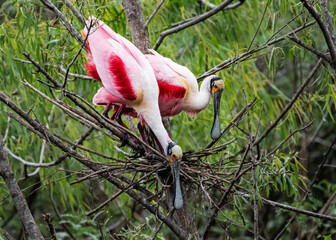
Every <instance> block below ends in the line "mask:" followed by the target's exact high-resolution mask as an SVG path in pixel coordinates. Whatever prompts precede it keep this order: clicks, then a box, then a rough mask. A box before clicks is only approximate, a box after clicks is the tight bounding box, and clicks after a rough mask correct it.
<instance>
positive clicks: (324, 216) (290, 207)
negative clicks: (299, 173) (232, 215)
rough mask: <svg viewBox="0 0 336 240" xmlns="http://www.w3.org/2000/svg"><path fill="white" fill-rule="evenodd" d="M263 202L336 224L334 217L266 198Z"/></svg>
mask: <svg viewBox="0 0 336 240" xmlns="http://www.w3.org/2000/svg"><path fill="white" fill-rule="evenodd" d="M240 195H241V196H242V197H244V198H250V197H251V195H250V194H246V193H241V194H240ZM261 200H262V201H263V202H264V203H265V204H267V205H270V206H272V207H278V208H282V209H286V210H289V211H293V212H296V213H300V214H304V215H307V216H311V217H315V218H320V219H322V220H328V221H332V222H336V217H332V216H328V215H324V214H320V213H314V212H311V211H307V210H304V209H300V208H296V207H292V206H288V205H286V204H282V203H278V202H275V201H271V200H268V199H265V198H261Z"/></svg>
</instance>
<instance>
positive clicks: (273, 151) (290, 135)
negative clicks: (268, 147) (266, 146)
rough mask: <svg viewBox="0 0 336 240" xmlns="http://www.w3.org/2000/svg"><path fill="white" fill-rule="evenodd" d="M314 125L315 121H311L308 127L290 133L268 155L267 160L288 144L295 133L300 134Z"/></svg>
mask: <svg viewBox="0 0 336 240" xmlns="http://www.w3.org/2000/svg"><path fill="white" fill-rule="evenodd" d="M312 124H313V121H311V122H310V123H308V124H307V125H306V126H304V127H302V128H299V129H296V130H295V131H293V132H292V131H291V130H290V131H289V132H290V133H289V135H288V136H287V137H286V138H285V139H283V140H282V141H281V142H280V143H279V144H278V145H277V146H276V147H275V148H274V149H273V150H272V151H271V152H270V153H268V154H267V155H266V157H265V158H269V157H270V156H272V155H273V154H274V153H275V152H276V151H277V150H278V149H279V148H280V147H281V146H282V145H283V144H284V143H285V142H287V140H288V139H290V138H291V137H292V136H293V135H294V134H295V133H298V132H301V131H303V130H305V129H307V128H309V127H310V126H311V125H312Z"/></svg>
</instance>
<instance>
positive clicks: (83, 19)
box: [63, 0, 85, 26]
mask: <svg viewBox="0 0 336 240" xmlns="http://www.w3.org/2000/svg"><path fill="white" fill-rule="evenodd" d="M63 2H64V3H65V5H67V7H68V8H70V10H71V12H72V13H73V15H75V16H76V18H77V19H78V20H79V21H80V22H81V23H82V24H83V25H84V26H85V18H84V17H83V15H82V14H81V13H80V12H79V11H78V10H77V8H76V7H75V6H74V5H73V4H72V3H71V2H70V1H69V0H63Z"/></svg>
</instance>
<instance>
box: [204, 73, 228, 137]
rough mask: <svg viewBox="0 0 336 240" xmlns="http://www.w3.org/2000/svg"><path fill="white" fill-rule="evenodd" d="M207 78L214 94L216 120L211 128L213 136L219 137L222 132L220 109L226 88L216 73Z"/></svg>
mask: <svg viewBox="0 0 336 240" xmlns="http://www.w3.org/2000/svg"><path fill="white" fill-rule="evenodd" d="M207 79H208V81H209V84H210V87H209V89H210V92H211V94H212V98H213V102H214V122H213V125H212V129H211V138H212V139H217V138H219V137H220V134H221V129H220V122H219V109H220V100H221V97H222V93H223V90H224V81H223V80H222V79H221V78H220V77H218V76H214V75H211V76H209V77H207Z"/></svg>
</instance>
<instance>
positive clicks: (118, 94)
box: [82, 17, 183, 209]
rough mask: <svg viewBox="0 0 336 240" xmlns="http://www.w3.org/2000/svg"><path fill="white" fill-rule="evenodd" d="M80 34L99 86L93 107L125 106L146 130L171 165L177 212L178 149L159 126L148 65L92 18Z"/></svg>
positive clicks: (154, 86)
mask: <svg viewBox="0 0 336 240" xmlns="http://www.w3.org/2000/svg"><path fill="white" fill-rule="evenodd" d="M89 26H91V27H89ZM89 29H90V30H89ZM82 33H83V35H84V36H87V35H88V37H87V49H88V56H87V58H88V60H89V61H88V62H87V63H86V68H87V71H88V74H89V75H90V76H92V77H94V78H96V79H97V80H99V81H100V82H101V84H102V86H103V87H102V88H101V89H100V90H99V91H98V93H97V94H96V96H95V97H94V99H93V101H94V103H96V104H99V103H100V101H101V100H103V99H104V101H105V102H106V103H108V104H112V105H114V106H119V107H120V108H122V107H121V106H125V108H126V109H130V110H131V111H132V114H135V115H136V117H137V118H138V119H139V121H140V122H142V123H146V124H147V125H148V126H149V127H150V129H151V130H152V131H153V133H154V135H155V136H156V138H157V140H158V142H159V144H160V145H161V148H162V149H163V151H164V153H165V154H166V156H168V158H169V162H170V163H171V166H172V172H173V177H174V179H175V199H174V207H175V208H176V209H178V208H181V207H182V205H183V198H182V193H181V189H180V182H179V162H180V161H181V160H180V159H181V158H182V149H181V147H180V146H178V145H176V144H175V143H174V142H173V141H172V139H171V138H170V137H169V135H168V133H167V131H166V129H165V128H164V126H163V124H162V118H161V114H160V109H159V103H158V99H159V87H158V83H157V81H156V78H155V75H154V72H153V69H152V67H151V65H150V64H149V62H148V60H147V59H146V57H145V56H144V55H143V54H142V53H141V51H140V50H139V49H138V48H137V47H135V46H134V45H133V44H132V43H131V42H129V41H128V40H127V39H125V38H123V37H122V36H120V35H119V34H117V33H115V32H114V31H113V30H112V29H110V28H109V27H108V26H106V25H105V24H104V23H103V22H101V21H99V20H97V19H95V18H94V17H91V18H89V20H88V21H87V22H86V27H85V28H84V30H83V32H82Z"/></svg>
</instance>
